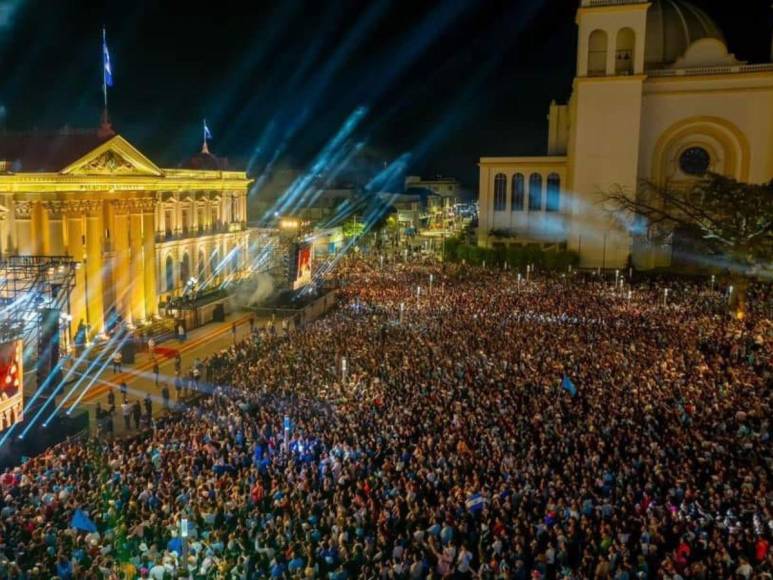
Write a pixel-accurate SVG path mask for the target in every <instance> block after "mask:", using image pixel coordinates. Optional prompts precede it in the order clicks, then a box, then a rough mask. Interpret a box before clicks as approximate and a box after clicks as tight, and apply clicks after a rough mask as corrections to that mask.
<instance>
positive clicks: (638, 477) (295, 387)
mask: <svg viewBox="0 0 773 580" xmlns="http://www.w3.org/2000/svg"><path fill="white" fill-rule="evenodd" d="M430 273H431V274H433V276H434V281H435V285H434V288H433V292H432V293H431V294H430V293H429V292H427V293H426V294H424V293H422V297H421V299H420V300H417V296H416V287H417V286H420V285H427V282H428V275H429V274H430ZM516 274H517V270H516V269H515V268H513V269H512V270H510V271H501V270H493V269H491V268H489V269H485V268H476V267H470V266H465V265H447V266H446V267H445V268H444V269H441V268H440V267H435V266H433V265H431V264H423V263H395V264H393V265H390V266H389V267H386V266H385V267H384V268H381V267H379V266H376V267H371V266H370V265H369V264H367V263H365V262H363V261H360V260H351V261H348V260H347V263H346V264H345V265H344V266H342V267H341V269H339V271H338V272H337V274H336V275H337V276H339V277H341V278H342V279H345V280H346V281H347V284H345V285H342V288H341V290H340V293H339V307H338V308H337V309H335V310H333V311H332V312H331V313H330V314H328V315H327V316H325V317H323V318H320V319H317V320H315V321H313V322H310V323H307V324H306V325H304V326H303V327H302V328H301V329H293V328H289V329H288V330H287V332H286V333H284V332H282V333H280V334H274V333H272V332H270V331H257V332H255V333H251V334H249V335H247V337H246V338H245V339H243V340H241V341H240V342H237V343H236V344H234V345H232V346H230V347H229V348H227V349H225V350H224V351H222V352H220V353H218V354H215V355H213V356H211V357H209V358H208V359H207V360H205V361H202V363H203V364H204V366H205V367H206V377H207V379H206V383H202V385H201V389H202V391H205V392H207V393H208V396H206V397H200V398H199V399H197V400H196V401H194V402H192V404H191V405H187V406H185V407H184V408H182V407H181V409H180V410H179V411H178V412H177V413H173V414H171V415H169V416H168V417H165V418H163V419H161V420H159V421H158V423H157V424H156V426H155V428H154V429H152V430H144V431H141V432H139V433H136V434H134V435H132V436H130V437H126V438H120V439H114V440H108V439H105V440H102V439H95V440H89V441H86V442H75V441H73V442H67V443H63V444H60V445H58V446H55V447H53V448H51V449H49V450H48V451H46V452H45V453H43V454H41V455H39V456H37V457H35V458H33V459H31V460H30V461H29V462H27V463H26V464H25V465H23V466H21V467H19V468H16V469H12V470H9V471H8V472H7V473H5V474H3V475H2V476H1V477H0V577H34V576H35V575H36V574H37V575H38V576H40V577H51V576H54V575H56V576H58V577H61V578H66V577H71V578H92V577H94V578H121V577H127V578H137V577H153V578H157V577H158V578H161V577H165V575H168V576H169V577H186V578H187V577H191V578H234V579H235V578H245V579H246V578H261V577H276V578H314V577H318V578H329V579H330V578H333V579H339V578H340V579H343V578H497V579H499V578H502V579H504V578H519V579H529V578H543V579H549V578H615V579H623V578H629V579H633V578H672V579H676V578H769V577H770V575H771V573H773V555H772V554H771V550H770V544H769V543H770V538H771V534H773V513H772V512H773V507H772V504H771V490H770V468H771V464H772V462H771V452H770V417H772V416H773V408H772V407H773V397H771V385H772V384H773V380H771V379H773V369H772V368H771V360H773V358H772V357H771V354H773V352H772V351H773V348H772V347H771V340H770V339H771V336H772V335H773V325H772V324H771V319H770V316H771V312H773V308H771V307H772V306H773V293H771V289H770V287H769V286H766V285H764V284H758V285H752V286H751V287H750V288H749V289H748V291H747V294H746V304H745V305H744V308H745V311H744V316H743V317H738V316H729V315H728V312H727V306H728V305H727V299H726V297H725V296H724V295H723V293H721V292H719V291H717V290H711V289H709V288H708V285H707V284H706V285H701V284H699V283H696V282H681V281H678V280H659V279H652V280H648V281H645V282H642V283H639V284H637V285H635V286H630V285H629V284H628V283H626V287H625V288H624V289H623V290H620V289H619V288H613V286H614V284H613V283H612V282H611V281H610V280H607V279H605V278H604V277H603V276H599V275H584V274H573V275H571V276H568V277H567V276H560V275H553V276H551V275H547V274H541V273H539V272H538V273H536V274H534V275H532V276H531V277H530V281H529V282H528V283H527V282H525V281H524V280H523V279H522V280H521V281H520V282H519V281H518V280H517V278H516ZM665 288H668V289H669V290H670V292H669V301H668V304H667V305H665V306H664V304H663V300H662V296H663V290H664V289H665ZM629 289H630V290H631V294H630V298H629V294H628V290H629ZM401 304H402V305H403V314H402V316H401ZM342 359H346V361H347V369H348V371H347V377H346V380H345V381H344V380H343V378H342V375H341V372H340V361H341V360H342ZM127 404H128V403H127ZM136 405H137V408H139V401H137V402H136ZM127 423H128V422H127ZM76 510H80V512H78V513H79V514H83V515H85V517H87V518H88V519H89V520H90V522H92V523H93V525H94V528H96V531H93V529H92V530H89V529H81V528H80V527H79V528H74V527H72V523H73V521H74V519H73V518H74V514H75V512H76ZM183 520H184V521H185V522H186V524H185V525H186V532H187V537H186V539H185V541H186V542H187V547H186V551H185V553H186V554H187V559H186V560H184V559H183V558H182V554H183V551H182V543H181V538H180V531H181V522H182V521H183ZM3 575H5V576H3Z"/></svg>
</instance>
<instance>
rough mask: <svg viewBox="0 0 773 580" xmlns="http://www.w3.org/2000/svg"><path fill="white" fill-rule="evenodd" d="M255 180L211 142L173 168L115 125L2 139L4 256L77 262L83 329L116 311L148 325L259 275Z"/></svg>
mask: <svg viewBox="0 0 773 580" xmlns="http://www.w3.org/2000/svg"><path fill="white" fill-rule="evenodd" d="M249 183H250V181H249V179H248V178H247V175H246V173H245V172H243V171H231V170H228V168H227V165H226V162H225V160H223V159H220V158H218V157H215V156H214V155H212V154H210V153H209V152H208V150H207V148H206V143H205V145H204V149H203V150H202V152H201V153H200V154H198V155H196V156H194V157H192V158H191V159H190V160H188V161H187V162H186V163H184V164H182V166H181V167H178V168H174V169H169V168H161V167H159V166H158V165H156V164H155V163H154V162H153V161H151V160H150V159H148V157H146V156H145V155H144V154H143V153H142V152H140V151H139V150H138V149H137V148H136V147H134V146H133V145H132V144H131V143H129V142H128V141H127V140H126V139H124V138H123V137H122V136H121V135H119V134H116V133H114V132H113V130H112V129H111V128H110V127H109V125H107V126H105V125H103V126H102V128H100V129H99V130H93V131H90V130H88V131H72V130H67V131H61V132H57V133H53V134H51V133H24V134H12V133H4V134H0V252H2V255H3V256H4V257H5V256H9V255H10V256H70V257H72V258H73V259H74V260H75V261H76V262H77V270H76V273H75V286H74V289H73V290H72V293H71V295H70V300H69V309H70V313H69V315H70V316H71V332H73V333H75V331H76V329H77V328H78V327H79V326H81V325H86V327H88V329H89V334H90V336H95V335H97V334H100V333H102V332H103V331H104V330H105V327H106V324H107V323H108V320H109V319H110V318H111V315H114V317H113V319H118V320H123V321H125V322H127V323H129V325H130V326H135V327H136V326H138V325H142V324H145V323H148V322H150V321H152V320H153V319H154V318H156V317H158V316H159V314H160V312H159V305H160V304H163V303H164V302H165V301H167V302H168V300H169V299H170V298H171V297H174V296H179V295H180V294H182V293H184V292H185V291H186V289H189V288H190V287H191V286H193V285H195V287H196V289H200V290H206V289H207V288H212V287H216V286H217V285H218V284H221V283H223V282H224V281H226V280H229V279H234V278H237V277H239V276H241V275H242V274H243V273H244V272H246V271H247V269H248V257H247V250H248V235H249V232H248V229H247V188H248V186H249Z"/></svg>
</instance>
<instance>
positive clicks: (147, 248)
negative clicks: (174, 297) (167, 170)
mask: <svg viewBox="0 0 773 580" xmlns="http://www.w3.org/2000/svg"><path fill="white" fill-rule="evenodd" d="M154 205H155V204H154V203H153V200H152V199H149V200H147V201H146V202H145V204H144V205H143V210H142V239H143V243H142V248H143V252H144V264H145V316H147V317H148V318H150V317H151V316H154V315H155V314H157V312H158V288H157V287H156V223H155V222H156V220H155V216H154V214H153V209H154Z"/></svg>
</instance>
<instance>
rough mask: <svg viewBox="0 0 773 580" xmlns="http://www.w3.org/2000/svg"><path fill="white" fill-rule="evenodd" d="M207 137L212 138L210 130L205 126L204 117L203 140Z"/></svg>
mask: <svg viewBox="0 0 773 580" xmlns="http://www.w3.org/2000/svg"><path fill="white" fill-rule="evenodd" d="M207 139H212V131H210V130H209V127H207V120H206V119H204V141H206V140H207Z"/></svg>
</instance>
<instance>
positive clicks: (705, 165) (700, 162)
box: [679, 147, 711, 176]
mask: <svg viewBox="0 0 773 580" xmlns="http://www.w3.org/2000/svg"><path fill="white" fill-rule="evenodd" d="M709 165H711V157H710V156H709V153H708V151H706V150H705V149H704V148H703V147H690V148H688V149H685V150H684V151H682V154H681V155H680V156H679V169H681V170H682V171H683V172H684V173H686V174H687V175H696V176H700V175H704V174H705V173H706V172H707V171H708V170H709Z"/></svg>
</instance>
